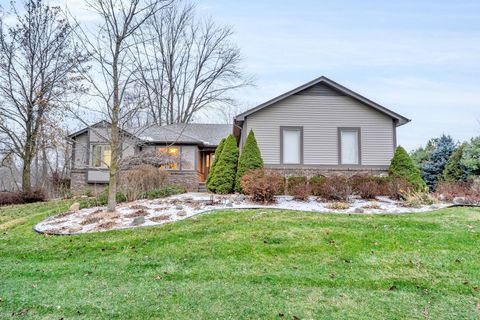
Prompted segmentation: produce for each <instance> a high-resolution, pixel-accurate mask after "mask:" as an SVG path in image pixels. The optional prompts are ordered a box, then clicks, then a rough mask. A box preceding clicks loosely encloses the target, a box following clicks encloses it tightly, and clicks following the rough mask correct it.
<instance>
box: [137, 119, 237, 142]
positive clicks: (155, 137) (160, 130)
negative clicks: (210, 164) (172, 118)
mask: <svg viewBox="0 0 480 320" xmlns="http://www.w3.org/2000/svg"><path fill="white" fill-rule="evenodd" d="M130 132H132V133H133V132H135V135H136V136H137V137H138V138H139V139H141V140H144V141H146V142H169V143H192V144H202V145H207V146H217V145H218V144H219V143H220V140H222V139H223V138H225V137H227V136H228V135H229V134H230V133H232V125H231V124H199V123H178V124H171V125H168V126H158V125H151V126H146V127H142V128H136V129H133V130H130Z"/></svg>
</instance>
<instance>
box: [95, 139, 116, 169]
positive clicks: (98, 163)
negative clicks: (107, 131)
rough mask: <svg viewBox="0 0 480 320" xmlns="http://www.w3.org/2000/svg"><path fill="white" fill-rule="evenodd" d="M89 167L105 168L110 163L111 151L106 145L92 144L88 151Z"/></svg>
mask: <svg viewBox="0 0 480 320" xmlns="http://www.w3.org/2000/svg"><path fill="white" fill-rule="evenodd" d="M90 154H91V157H90V165H91V166H92V167H95V168H106V167H108V166H110V163H111V161H112V151H111V149H110V146H109V145H108V144H94V145H92V148H91V150H90Z"/></svg>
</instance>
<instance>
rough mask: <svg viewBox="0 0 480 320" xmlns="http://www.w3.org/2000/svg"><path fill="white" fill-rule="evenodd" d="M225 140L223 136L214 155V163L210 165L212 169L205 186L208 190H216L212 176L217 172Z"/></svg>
mask: <svg viewBox="0 0 480 320" xmlns="http://www.w3.org/2000/svg"><path fill="white" fill-rule="evenodd" d="M225 140H226V139H225V138H223V139H222V140H221V141H220V143H219V144H218V146H217V149H216V150H215V155H214V156H213V163H212V164H211V166H210V171H209V172H208V177H207V181H206V182H205V187H206V188H207V190H208V191H211V192H214V191H215V190H214V189H213V185H212V178H213V175H214V173H215V168H216V166H217V163H218V159H220V155H221V154H222V151H223V146H224V145H225Z"/></svg>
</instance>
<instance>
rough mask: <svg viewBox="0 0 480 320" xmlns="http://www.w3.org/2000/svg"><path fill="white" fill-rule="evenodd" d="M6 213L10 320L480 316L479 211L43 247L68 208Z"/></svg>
mask: <svg viewBox="0 0 480 320" xmlns="http://www.w3.org/2000/svg"><path fill="white" fill-rule="evenodd" d="M68 205H69V202H68V201H65V202H51V203H42V204H30V205H22V206H14V207H5V208H0V261H1V262H0V318H2V319H3V318H9V317H11V316H12V315H13V316H16V317H21V318H32V319H60V318H64V319H72V318H80V319H82V318H83V319H93V318H96V319H98V318H104V319H211V318H217V319H258V318H266V319H295V318H300V319H319V318H325V319H479V318H480V310H479V309H480V210H479V209H473V208H452V209H445V210H441V211H437V212H431V213H423V214H408V215H396V216H394V215H346V214H336V215H335V214H318V213H311V212H294V211H283V210H243V211H233V210H230V211H217V212H214V213H209V214H203V215H199V216H195V217H193V218H190V219H187V220H184V221H180V222H177V223H174V224H168V225H163V226H158V227H149V228H137V229H130V230H123V231H111V232H105V233H96V234H84V235H78V236H43V235H39V234H36V233H34V232H33V231H32V226H33V225H34V224H35V223H37V222H39V221H41V220H42V219H43V218H45V217H47V216H49V215H52V214H54V213H56V212H61V211H62V210H65V209H66V208H68Z"/></svg>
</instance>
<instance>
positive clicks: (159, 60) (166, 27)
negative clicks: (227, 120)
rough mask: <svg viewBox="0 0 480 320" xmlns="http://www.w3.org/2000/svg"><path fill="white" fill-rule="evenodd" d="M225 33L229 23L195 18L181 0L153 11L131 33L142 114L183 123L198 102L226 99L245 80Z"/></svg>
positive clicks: (163, 121)
mask: <svg viewBox="0 0 480 320" xmlns="http://www.w3.org/2000/svg"><path fill="white" fill-rule="evenodd" d="M231 36H232V30H231V28H229V27H227V26H219V25H216V24H215V23H214V22H213V21H212V20H210V19H207V20H200V19H196V17H195V12H194V6H192V5H184V4H183V2H181V1H179V2H177V3H176V4H175V5H173V6H170V7H169V8H167V9H165V10H162V11H159V12H158V13H157V14H155V15H154V16H153V19H151V20H150V21H149V23H148V24H146V26H145V27H144V28H142V30H141V32H139V33H138V34H137V35H136V38H137V43H138V44H139V45H137V46H136V47H135V50H136V53H137V55H138V56H142V57H143V58H142V59H141V60H139V61H138V62H139V64H140V65H139V66H138V69H137V71H138V73H137V77H138V80H139V83H140V85H141V88H142V92H143V99H142V100H143V101H145V102H146V105H147V106H148V109H147V111H146V113H147V117H146V119H152V122H153V123H155V124H158V125H163V124H171V123H188V122H190V121H191V120H192V119H193V117H194V116H195V115H196V114H197V113H198V112H199V111H200V110H202V109H203V108H206V107H217V108H218V107H219V106H221V105H228V104H232V102H233V99H232V97H231V94H232V93H233V92H234V91H235V90H236V89H239V88H241V87H244V86H246V85H249V84H250V82H251V80H250V79H246V77H245V76H244V74H243V73H242V71H241V67H240V64H241V56H240V51H239V49H238V48H237V47H236V46H235V45H234V44H233V43H232V42H231V40H230V39H231Z"/></svg>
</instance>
